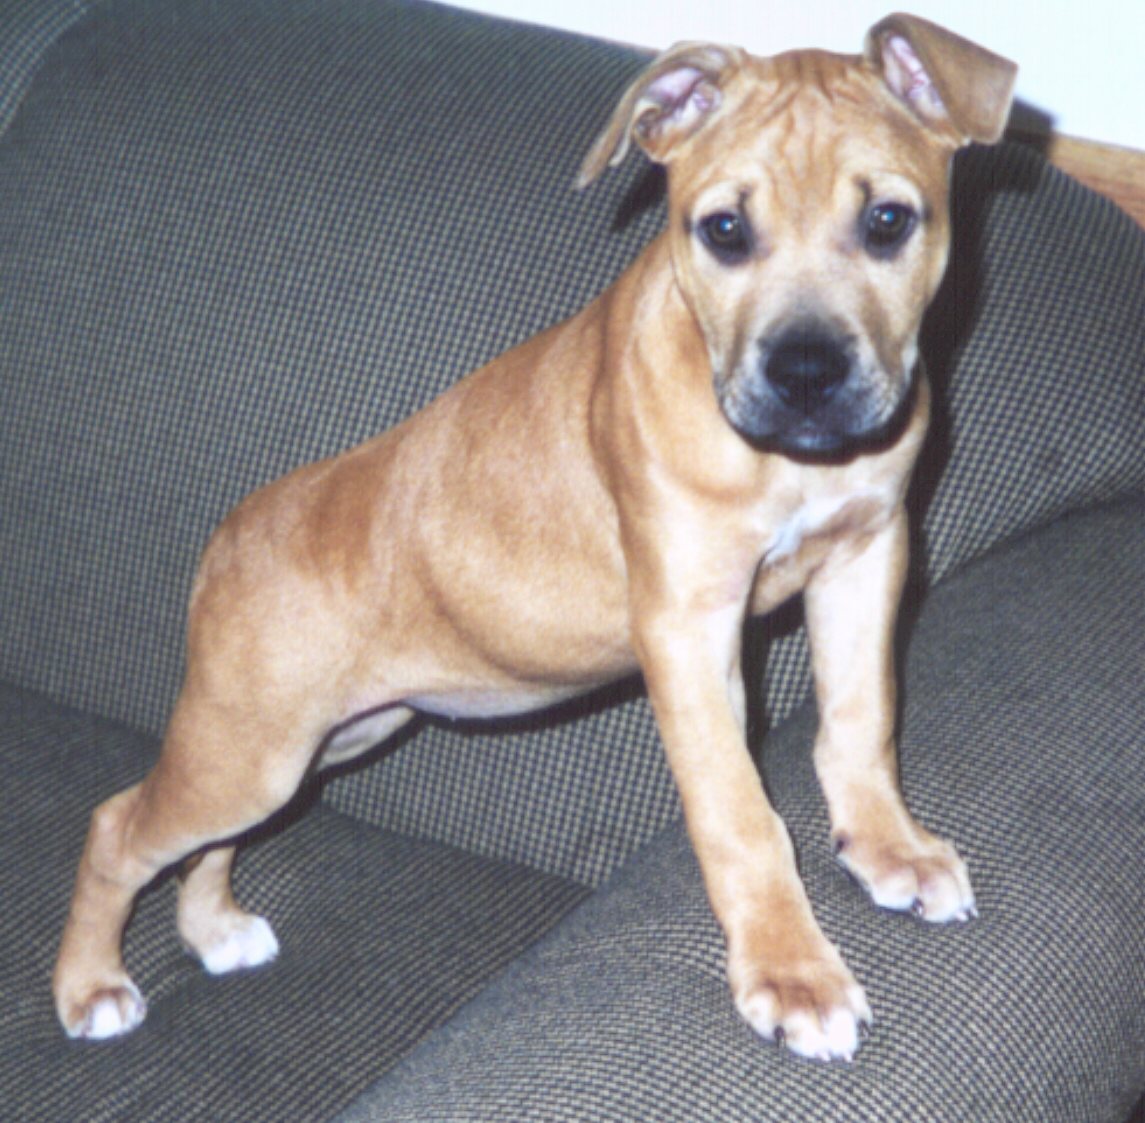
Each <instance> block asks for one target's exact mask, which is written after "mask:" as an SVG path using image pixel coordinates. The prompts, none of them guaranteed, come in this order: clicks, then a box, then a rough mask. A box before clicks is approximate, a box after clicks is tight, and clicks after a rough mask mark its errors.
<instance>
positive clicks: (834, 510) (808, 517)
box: [763, 492, 880, 565]
mask: <svg viewBox="0 0 1145 1123" xmlns="http://www.w3.org/2000/svg"><path fill="white" fill-rule="evenodd" d="M879 498H880V497H879V496H878V495H877V494H876V493H874V492H860V493H858V494H855V495H844V496H841V497H838V496H837V497H834V498H831V499H809V500H808V501H807V502H806V503H804V504H803V506H802V507H798V508H796V510H795V511H794V512H793V513H792V514H791V515H789V516H788V517H787V518H786V519H784V521H783V522H781V523H780V524H779V525H778V526H777V527H776V528H775V533H774V535H773V536H772V539H771V544H770V545H769V546H768V548H767V551H766V553H765V554H764V555H763V564H764V565H775V564H776V563H777V562H781V561H785V560H786V559H787V558H790V557H792V556H793V555H795V554H797V553H798V552H799V549H800V547H801V546H802V545H803V543H804V541H805V540H806V539H808V538H813V537H815V536H816V535H817V534H823V533H825V532H827V531H829V530H834V529H836V528H837V527H838V525H839V524H840V522H841V516H843V515H844V512H845V511H846V510H847V508H863V507H866V508H867V509H868V510H869V509H870V507H871V506H872V505H874V504H876V503H878V501H879Z"/></svg>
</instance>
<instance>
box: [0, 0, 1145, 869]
mask: <svg viewBox="0 0 1145 1123" xmlns="http://www.w3.org/2000/svg"><path fill="white" fill-rule="evenodd" d="M642 61H643V60H642V58H641V57H640V56H639V55H637V54H635V53H634V52H631V51H625V50H622V49H620V48H617V47H612V46H606V45H602V44H599V43H591V42H588V41H586V40H583V39H578V38H576V37H571V36H566V35H559V34H555V33H551V32H547V31H543V30H540V29H536V28H528V27H521V26H514V25H510V24H505V23H502V22H498V21H493V20H486V19H482V18H479V17H476V16H472V15H468V14H462V13H458V12H456V11H451V10H449V9H446V8H440V7H436V6H432V5H423V4H420V3H413V2H409V0H273V2H271V0H235V2H233V3H227V4H221V3H217V2H214V0H103V2H102V3H101V4H100V5H98V6H97V7H96V8H95V9H94V10H92V11H90V12H88V13H87V14H86V16H85V17H84V18H83V19H81V20H80V21H79V22H77V23H76V24H75V25H74V26H73V27H72V28H71V29H70V31H68V33H67V34H66V35H64V36H63V37H62V38H61V39H60V40H59V41H58V42H57V43H56V45H55V46H54V48H53V49H52V50H51V51H50V52H49V53H48V54H47V55H46V56H45V58H44V59H43V60H42V63H41V65H40V67H39V69H38V71H37V73H36V76H35V80H34V81H33V82H32V84H31V86H30V87H29V88H28V90H27V92H26V94H25V96H24V98H23V100H22V103H21V106H20V110H19V112H18V113H17V115H16V117H15V119H14V120H13V121H12V123H11V125H10V127H9V128H8V130H7V132H6V133H5V134H4V135H3V136H0V291H2V292H3V293H4V302H3V305H2V311H0V315H2V317H3V322H2V323H0V369H2V370H3V371H4V378H3V379H2V380H0V555H2V556H3V558H4V565H3V566H2V567H0V618H2V619H3V620H4V628H3V631H2V632H0V675H3V676H4V677H5V678H7V679H9V680H11V681H13V682H17V683H20V684H22V685H25V686H28V687H31V688H34V689H37V690H41V691H44V692H46V693H49V694H51V695H52V696H55V697H58V698H61V699H63V700H65V701H67V702H69V703H71V704H75V705H78V706H81V707H84V708H89V709H93V710H95V711H98V712H101V713H104V714H106V715H108V716H111V717H114V718H116V719H120V720H125V721H128V722H131V723H133V724H136V725H139V726H141V727H145V728H147V729H149V730H152V731H158V730H159V729H160V728H161V727H162V725H163V723H164V721H165V718H166V715H167V712H168V709H169V707H170V704H171V701H172V698H173V695H174V692H175V690H176V689H177V685H178V681H179V676H180V673H181V658H182V635H183V618H184V603H185V599H186V595H187V591H188V589H189V586H190V581H191V575H192V573H193V570H194V566H195V561H196V558H197V555H198V553H199V550H200V549H201V547H202V544H203V542H204V541H205V539H206V537H207V535H208V533H209V531H210V528H211V527H212V526H213V525H214V523H215V522H216V521H217V520H218V519H219V518H220V517H221V516H222V514H223V513H224V512H225V511H226V510H227V508H229V507H230V506H231V505H232V504H233V503H234V502H235V501H237V500H238V499H239V498H240V497H241V496H242V495H243V494H244V493H246V492H247V491H248V490H250V489H251V488H253V487H255V486H257V485H258V484H259V483H262V482H264V481H266V480H268V479H270V478H272V477H274V476H276V475H279V474H281V473H282V472H284V471H285V470H286V469H288V468H289V467H291V466H293V465H295V464H297V463H299V462H300V461H304V460H309V459H313V458H315V457H318V456H321V455H324V454H326V453H329V452H332V451H334V450H336V449H339V448H342V447H344V446H346V445H348V444H351V443H353V442H355V441H357V440H359V439H361V438H363V437H365V436H366V435H368V434H370V433H372V432H374V431H377V430H379V429H382V428H385V427H386V426H388V425H391V424H392V423H394V422H395V421H396V420H398V419H399V418H400V417H401V416H403V415H405V414H406V413H408V412H409V411H411V410H412V409H414V408H416V407H417V406H418V405H420V404H422V403H423V402H425V401H426V400H427V399H428V398H429V397H431V396H432V395H433V394H435V393H437V392H438V391H440V390H441V389H443V388H444V387H446V386H447V385H449V384H450V383H451V382H452V381H453V380H455V379H456V378H457V377H459V376H460V375H461V374H463V373H464V372H466V371H467V370H469V369H471V368H472V367H474V366H476V365H477V364H478V363H480V362H481V361H483V360H484V359H487V358H489V357H491V356H492V355H494V354H496V353H497V352H498V351H500V350H502V349H503V348H505V347H506V346H508V345H509V344H511V343H513V342H515V341H517V340H519V339H521V338H523V337H525V336H528V335H530V334H531V333H533V332H534V331H536V330H537V329H538V328H540V327H542V326H543V325H545V324H546V323H549V322H551V321H553V320H555V319H558V318H559V317H561V316H563V315H566V314H568V313H570V312H572V311H574V310H575V309H576V308H577V307H579V306H580V305H581V304H582V303H583V302H584V301H586V300H587V299H588V298H589V297H590V296H591V295H592V294H593V293H594V292H596V291H598V290H599V289H600V288H601V287H602V286H603V285H604V284H606V283H607V282H608V281H609V280H610V279H611V278H612V277H614V276H615V275H616V273H617V272H618V271H619V270H620V268H621V267H622V266H623V264H624V263H625V262H626V260H627V259H628V258H629V257H630V256H631V255H632V254H633V253H634V252H635V251H636V249H637V248H638V247H639V246H640V245H641V244H642V243H643V242H644V241H645V240H646V239H647V238H648V237H649V236H650V234H651V233H652V232H653V231H654V230H655V229H657V228H658V226H659V223H660V211H659V209H658V208H659V204H658V203H657V195H656V188H657V184H658V180H657V178H656V177H655V176H650V175H649V174H648V173H647V171H646V165H644V164H642V163H641V161H640V160H639V159H638V158H637V157H636V156H633V157H632V158H630V159H629V160H628V161H627V163H626V164H625V165H624V166H623V168H621V169H620V170H619V171H617V172H610V173H609V174H608V175H607V176H605V177H604V178H603V179H602V181H601V182H600V183H599V184H598V185H595V186H594V187H593V188H592V190H591V191H589V192H587V193H584V194H580V195H578V194H576V193H574V192H572V191H571V190H570V184H571V182H572V179H573V177H574V175H575V172H576V169H577V166H578V164H579V162H580V159H581V157H582V155H583V153H584V152H585V150H586V148H587V146H588V144H589V143H590V140H591V138H592V137H593V135H594V134H595V132H596V131H597V130H598V129H599V128H600V127H601V126H602V124H603V122H604V121H605V120H606V119H607V116H608V113H609V110H610V108H611V105H612V104H613V102H614V100H615V98H616V96H617V93H618V91H619V89H620V88H621V87H622V86H623V85H624V83H625V82H626V80H627V79H628V78H629V77H630V76H631V75H632V74H633V73H634V71H635V70H636V69H637V68H638V67H639V66H640V65H641V64H642ZM956 196H957V198H956V212H957V218H958V226H959V236H960V242H959V245H960V249H959V252H958V254H957V255H956V258H955V263H954V267H953V270H952V274H951V283H950V285H949V286H948V287H947V289H946V290H945V292H944V294H943V297H942V299H941V302H940V303H941V307H940V309H939V312H938V314H937V315H936V317H935V319H934V321H933V323H934V327H933V329H932V331H931V332H930V350H931V351H932V352H933V353H935V354H936V358H937V361H936V362H935V363H934V366H935V368H936V376H937V381H938V383H939V387H940V390H941V395H940V417H939V424H938V425H937V427H936V434H935V439H934V441H933V443H932V445H931V447H930V450H929V452H928V457H927V460H926V464H925V468H924V470H923V472H922V474H921V477H920V487H919V488H918V490H917V497H918V506H919V507H920V508H925V509H926V512H927V517H926V525H925V535H924V537H923V538H922V539H921V541H920V550H919V552H918V556H919V557H920V558H923V557H925V558H926V559H927V561H928V564H929V567H930V571H931V572H932V573H942V572H947V571H949V570H950V569H951V568H953V567H954V566H955V565H956V564H958V563H961V562H963V561H965V560H967V559H968V558H969V557H971V556H973V555H974V554H975V553H976V552H979V551H981V550H982V549H984V548H986V547H987V546H988V545H989V544H990V543H991V542H993V541H995V540H996V539H997V538H998V537H1000V536H1004V535H1007V534H1012V533H1015V532H1017V531H1019V530H1020V529H1022V528H1023V527H1025V526H1028V525H1030V524H1032V523H1036V522H1039V521H1042V520H1045V519H1047V518H1050V517H1052V516H1053V515H1055V514H1057V513H1060V512H1061V511H1064V510H1068V509H1070V508H1071V507H1074V506H1076V505H1078V504H1083V503H1086V502H1090V501H1092V500H1093V499H1094V498H1095V497H1104V496H1110V495H1113V494H1116V493H1118V492H1119V491H1123V490H1126V489H1132V488H1140V487H1141V486H1142V485H1143V481H1145V410H1143V409H1142V408H1141V395H1142V392H1143V391H1142V387H1143V385H1145V378H1143V376H1142V369H1143V365H1145V360H1143V357H1142V351H1143V340H1145V323H1143V322H1142V318H1141V316H1140V308H1139V298H1138V297H1137V295H1136V294H1138V293H1139V292H1140V291H1141V289H1142V286H1143V285H1145V239H1143V238H1142V236H1141V235H1140V232H1139V231H1136V229H1135V228H1134V227H1133V226H1132V224H1131V223H1130V221H1129V220H1128V219H1127V218H1125V216H1123V215H1121V214H1120V213H1119V212H1118V211H1116V209H1115V208H1113V207H1112V205H1110V204H1108V203H1105V202H1103V201H1101V200H1099V199H1098V198H1096V197H1095V196H1093V195H1091V194H1089V193H1087V192H1085V191H1083V190H1082V189H1080V188H1078V187H1077V186H1076V185H1074V184H1072V183H1070V182H1069V181H1068V180H1066V179H1065V178H1064V177H1062V176H1061V175H1059V174H1057V173H1055V172H1053V171H1052V170H1050V169H1047V168H1046V167H1045V166H1044V165H1043V164H1042V163H1041V162H1040V160H1039V159H1038V158H1037V157H1036V156H1034V155H1033V154H1031V153H1027V152H1025V151H1023V150H1020V149H1013V148H1006V149H1003V150H1001V151H999V152H997V153H994V152H977V151H975V152H971V153H968V154H967V155H966V157H965V158H964V159H963V160H962V161H961V162H960V165H959V175H958V186H957V192H956ZM943 413H945V417H944V416H943ZM797 625H798V614H797V613H791V612H789V613H786V614H783V615H782V616H780V617H779V618H778V619H777V620H776V621H773V622H771V624H769V625H768V626H767V627H766V628H765V629H764V632H765V633H767V634H770V635H771V636H772V637H773V638H774V640H775V642H774V643H773V644H772V646H771V650H770V652H769V654H768V658H767V659H766V663H765V665H766V681H765V682H754V683H753V692H754V693H763V694H765V695H766V699H767V709H768V713H769V716H770V718H771V719H772V720H773V721H778V720H779V719H780V718H782V716H783V715H784V714H785V713H786V712H788V711H789V710H790V709H791V708H792V707H793V706H794V705H796V704H798V702H800V701H801V700H802V699H803V698H804V697H805V695H806V688H807V683H808V675H807V668H806V658H805V650H804V645H803V641H802V636H801V634H800V633H799V632H798V631H797ZM754 662H755V665H757V666H758V665H764V662H763V660H759V659H757V660H755V661H754ZM631 693H632V692H631V691H630V692H629V695H631ZM330 798H331V799H332V800H333V801H334V802H335V804H336V805H337V806H338V807H340V808H342V809H346V810H350V811H352V812H353V813H355V814H359V815H363V816H366V817H369V818H370V819H371V820H372V821H374V822H376V823H378V824H379V825H382V826H386V827H392V828H395V829H399V830H403V831H412V832H417V833H419V834H422V835H425V836H427V837H433V838H438V839H441V840H443V841H446V842H450V843H456V844H458V845H464V846H468V847H473V848H476V849H479V850H480V851H482V852H484V853H487V854H493V855H499V856H505V857H509V858H512V859H514V860H518V859H519V860H523V861H528V862H531V863H533V864H535V865H536V866H538V867H540V868H543V869H546V870H549V871H552V872H555V873H558V874H560V875H562V876H569V877H575V878H578V879H580V880H583V881H586V882H592V883H596V882H598V881H599V880H600V879H601V878H602V877H604V876H605V875H606V874H607V873H608V871H609V870H610V869H612V868H614V867H615V865H616V864H617V863H618V862H620V861H622V860H623V858H624V856H625V855H626V854H628V853H629V852H631V850H632V849H633V848H634V847H636V846H638V845H639V844H640V843H641V842H643V841H645V840H646V839H647V838H649V837H650V836H651V835H652V834H654V833H655V832H656V831H657V830H658V829H660V827H662V826H663V825H664V824H665V823H666V822H668V821H669V820H670V819H671V818H672V817H673V816H674V815H675V814H676V813H677V805H676V799H675V794H674V791H673V788H672V784H671V781H670V778H669V777H668V774H667V771H666V769H665V767H664V764H663V761H662V759H661V753H660V750H659V746H658V742H657V738H656V735H655V731H654V729H653V726H652V722H651V720H650V718H649V715H648V711H647V707H646V706H645V705H644V703H643V701H641V700H632V701H630V703H629V704H628V705H625V706H613V707H608V708H603V709H601V708H599V707H598V708H597V709H596V711H595V715H594V717H593V718H592V720H590V721H587V722H580V723H572V722H567V721H566V722H564V723H562V724H559V725H555V726H553V725H548V724H544V723H535V724H533V725H532V726H530V727H528V728H527V729H524V730H521V729H518V730H516V731H515V732H514V733H512V734H511V735H509V736H502V735H500V734H498V735H495V736H487V735H486V734H485V732H484V731H482V730H465V731H461V732H458V731H456V730H452V729H447V728H444V727H438V726H434V727H432V728H430V729H429V730H427V731H426V732H425V733H424V734H423V735H422V736H421V737H418V738H415V739H414V740H413V741H412V742H410V743H409V744H407V746H406V748H405V749H404V750H403V751H402V752H401V753H399V754H396V755H394V756H393V757H391V758H390V759H389V760H387V761H385V762H384V763H382V764H381V765H380V766H379V767H377V768H375V769H368V770H365V771H362V772H360V773H358V774H356V775H355V776H353V777H351V778H347V779H344V780H342V781H340V782H339V783H337V784H335V785H332V786H331V788H330Z"/></svg>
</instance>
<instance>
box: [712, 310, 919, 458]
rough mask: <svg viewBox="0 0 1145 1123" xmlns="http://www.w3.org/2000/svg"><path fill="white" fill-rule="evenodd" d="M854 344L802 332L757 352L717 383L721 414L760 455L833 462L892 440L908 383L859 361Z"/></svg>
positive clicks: (813, 331)
mask: <svg viewBox="0 0 1145 1123" xmlns="http://www.w3.org/2000/svg"><path fill="white" fill-rule="evenodd" d="M857 352H858V347H857V345H856V344H855V343H854V341H853V340H851V339H849V338H847V337H845V336H842V337H841V336H837V335H835V334H833V333H830V332H825V331H822V330H816V329H814V328H808V327H802V328H795V329H792V330H789V331H787V332H786V333H784V334H783V335H781V336H779V337H778V338H776V339H775V340H774V341H769V342H768V343H766V344H764V345H761V347H760V348H759V351H758V353H757V355H756V356H755V359H754V361H752V362H751V363H750V364H748V365H747V369H746V370H745V369H743V368H742V367H741V369H740V370H738V371H737V372H736V373H735V374H733V375H732V377H730V378H726V379H721V378H720V377H719V376H718V375H717V377H716V379H715V389H716V397H717V399H718V401H719V405H720V409H721V411H722V412H723V414H724V417H725V418H726V419H727V421H728V423H729V424H730V425H731V426H732V428H733V429H735V431H736V432H737V433H739V434H740V436H742V437H743V438H744V439H745V440H746V441H748V442H749V443H750V444H751V445H752V446H753V447H755V448H758V449H760V450H761V451H768V452H780V453H783V454H785V455H788V456H793V457H796V458H806V459H838V458H845V457H847V456H849V455H852V454H856V453H859V452H863V451H868V450H871V449H873V448H877V447H879V446H880V445H884V444H886V443H888V442H889V441H891V440H893V438H894V436H895V435H896V434H897V432H898V430H899V428H900V426H901V424H902V420H903V418H904V417H905V416H906V415H907V413H908V412H909V411H908V410H907V408H906V406H907V403H908V401H909V399H910V396H911V388H912V386H913V378H912V377H911V376H910V374H909V373H908V374H906V375H905V376H902V375H896V374H894V373H892V372H888V371H885V370H882V369H881V368H880V367H879V366H878V365H877V364H875V363H871V362H863V361H861V360H860V359H859V357H858V355H857Z"/></svg>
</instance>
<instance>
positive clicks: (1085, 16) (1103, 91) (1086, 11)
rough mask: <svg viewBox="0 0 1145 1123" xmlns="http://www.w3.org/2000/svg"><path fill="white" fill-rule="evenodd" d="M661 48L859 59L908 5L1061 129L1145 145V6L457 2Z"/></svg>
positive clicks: (788, 0)
mask: <svg viewBox="0 0 1145 1123" xmlns="http://www.w3.org/2000/svg"><path fill="white" fill-rule="evenodd" d="M448 2H449V3H452V4H454V5H455V6H457V7H463V8H473V9H477V10H481V11H486V12H493V13H495V14H498V15H505V16H509V17H511V18H514V19H520V20H527V21H529V22H531V23H540V24H547V25H550V26H554V27H564V28H567V29H569V30H572V31H582V32H585V33H588V34H591V35H597V36H601V37H603V38H606V39H613V40H616V41H617V42H621V43H631V44H635V45H637V46H642V47H651V48H656V49H662V48H664V47H667V46H669V45H670V44H672V43H674V42H677V41H678V40H681V39H707V40H711V41H715V42H725V43H735V44H738V45H740V46H744V47H747V48H748V49H749V50H751V51H753V52H755V53H756V54H775V53H776V52H778V51H783V50H787V49H789V48H792V47H810V46H814V47H824V48H827V49H829V50H836V51H846V52H854V51H858V50H859V48H860V45H861V43H862V40H863V33H864V31H865V30H866V29H867V28H868V27H869V26H870V25H871V24H873V23H875V22H876V21H877V20H879V19H880V18H882V16H884V15H886V14H887V13H888V12H891V11H895V10H897V9H898V8H899V7H900V6H901V7H902V8H905V9H906V10H908V11H911V12H914V13H916V14H917V15H920V16H924V17H926V18H927V19H930V20H933V21H934V22H935V23H940V24H943V25H944V26H946V27H949V28H950V29H951V30H953V31H957V32H958V33H959V34H961V35H964V36H966V37H967V38H968V39H973V40H975V41H976V42H979V43H981V44H983V46H987V47H989V48H990V49H991V50H993V51H996V52H997V53H998V54H1002V55H1006V56H1007V57H1009V58H1012V59H1013V60H1014V61H1015V62H1017V63H1018V64H1019V65H1020V66H1021V71H1020V73H1019V78H1018V96H1019V98H1021V99H1022V100H1024V101H1026V102H1029V103H1031V104H1032V105H1034V106H1035V107H1037V108H1038V109H1040V110H1042V111H1043V112H1045V113H1047V114H1049V116H1050V117H1051V118H1052V119H1053V123H1054V125H1055V127H1056V128H1057V129H1058V131H1059V132H1063V133H1067V134H1070V135H1073V136H1081V137H1088V138H1090V139H1092V140H1101V141H1105V142H1107V143H1112V144H1123V145H1127V146H1130V147H1133V148H1140V149H1145V65H1143V63H1145V0H690V2H688V3H683V2H681V0H448Z"/></svg>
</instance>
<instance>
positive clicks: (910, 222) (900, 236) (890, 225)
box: [863, 203, 916, 257]
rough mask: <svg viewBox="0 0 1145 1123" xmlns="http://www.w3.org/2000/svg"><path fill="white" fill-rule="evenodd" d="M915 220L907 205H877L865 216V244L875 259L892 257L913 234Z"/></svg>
mask: <svg viewBox="0 0 1145 1123" xmlns="http://www.w3.org/2000/svg"><path fill="white" fill-rule="evenodd" d="M915 219H916V216H915V213H914V210H913V209H912V208H910V207H908V206H907V205H906V204H905V203H875V204H874V205H873V206H871V207H870V208H868V210H867V213H866V214H865V215H864V216H863V244H864V245H865V246H866V248H867V251H868V252H869V253H871V254H873V255H874V256H875V257H891V256H893V254H894V253H895V251H896V250H898V248H899V247H900V246H902V245H903V243H904V242H905V241H906V240H907V239H908V238H909V237H910V236H911V234H912V233H913V231H914V227H915Z"/></svg>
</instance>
